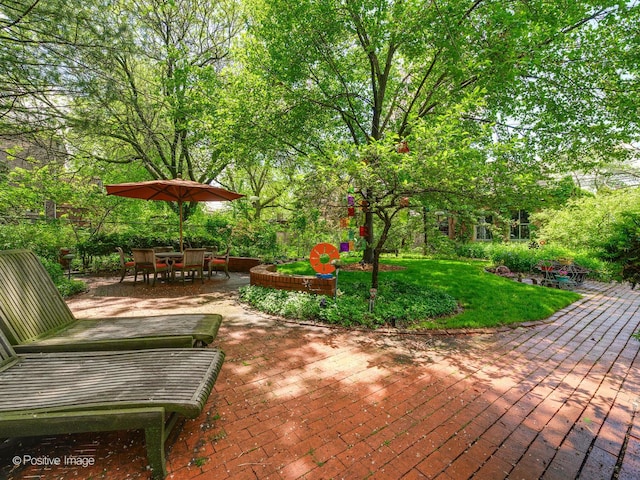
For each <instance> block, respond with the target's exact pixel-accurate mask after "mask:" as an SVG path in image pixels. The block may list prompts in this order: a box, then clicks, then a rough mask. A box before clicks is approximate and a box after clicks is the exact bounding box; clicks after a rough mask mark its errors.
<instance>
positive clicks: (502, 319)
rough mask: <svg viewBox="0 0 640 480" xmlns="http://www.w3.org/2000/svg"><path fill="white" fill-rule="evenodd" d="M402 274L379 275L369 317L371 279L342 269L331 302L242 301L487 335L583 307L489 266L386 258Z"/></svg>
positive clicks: (298, 298)
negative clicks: (489, 269)
mask: <svg viewBox="0 0 640 480" xmlns="http://www.w3.org/2000/svg"><path fill="white" fill-rule="evenodd" d="M384 263H388V264H393V265H397V266H401V267H404V269H402V270H394V271H384V272H382V273H381V281H380V288H379V290H378V295H377V297H376V301H375V306H374V310H373V313H371V314H369V312H368V305H369V293H368V285H370V283H369V276H370V273H368V272H363V271H346V270H344V269H343V270H341V271H340V272H339V275H338V290H339V291H340V292H342V294H339V295H338V296H337V301H335V302H334V299H333V298H329V297H319V296H316V295H312V294H307V293H300V292H287V291H283V290H274V289H267V288H262V287H244V288H242V289H241V292H240V296H241V299H242V300H243V301H244V302H247V303H249V304H251V305H253V306H254V307H256V308H258V309H259V310H262V311H266V312H268V313H271V314H276V315H282V316H285V317H291V318H297V319H304V320H311V321H324V322H327V323H333V324H339V325H344V326H348V327H353V326H364V327H368V328H378V327H380V326H382V325H393V324H396V325H397V326H398V327H402V328H415V329H437V328H483V327H495V326H499V325H508V324H512V323H519V322H526V321H534V320H541V319H544V318H546V317H548V316H550V315H551V314H553V313H554V312H555V311H557V310H559V309H560V308H563V307H565V306H567V305H569V304H570V303H572V302H574V301H575V300H577V299H578V298H579V297H580V296H579V295H578V294H577V293H575V292H570V291H565V290H557V289H552V288H547V287H540V286H536V285H529V284H525V283H519V282H515V281H513V280H510V279H505V278H502V277H499V276H496V275H493V274H490V273H487V272H486V271H485V270H484V268H485V267H486V266H487V262H482V261H455V260H433V259H395V258H394V259H385V260H384ZM279 271H281V272H282V273H289V274H313V270H311V268H310V267H309V264H308V262H296V263H292V264H287V265H281V266H280V267H279Z"/></svg>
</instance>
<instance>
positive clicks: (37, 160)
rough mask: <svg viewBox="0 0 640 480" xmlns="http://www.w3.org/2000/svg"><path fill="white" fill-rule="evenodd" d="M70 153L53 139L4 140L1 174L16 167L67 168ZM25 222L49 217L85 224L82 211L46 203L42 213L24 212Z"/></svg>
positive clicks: (0, 149) (6, 137)
mask: <svg viewBox="0 0 640 480" xmlns="http://www.w3.org/2000/svg"><path fill="white" fill-rule="evenodd" d="M66 159H67V152H66V150H65V149H64V146H63V145H62V144H60V143H59V142H55V141H54V140H52V139H41V138H29V139H27V138H26V137H22V136H19V135H11V136H9V135H3V136H2V137H0V173H3V172H4V173H6V172H9V171H11V170H13V169H16V168H22V169H25V170H33V169H36V168H39V167H42V166H44V165H48V164H51V163H56V164H58V165H64V163H65V161H66ZM21 214H22V216H23V217H24V218H25V219H31V220H33V221H35V220H38V219H41V218H47V219H53V218H60V217H62V216H63V215H65V216H66V217H67V218H68V219H69V220H70V221H71V222H73V223H76V224H78V223H82V222H83V220H82V212H81V211H80V209H77V208H74V207H73V206H71V205H58V204H56V203H55V202H54V201H52V200H45V201H44V202H43V205H42V209H41V210H40V211H31V210H25V211H24V212H21Z"/></svg>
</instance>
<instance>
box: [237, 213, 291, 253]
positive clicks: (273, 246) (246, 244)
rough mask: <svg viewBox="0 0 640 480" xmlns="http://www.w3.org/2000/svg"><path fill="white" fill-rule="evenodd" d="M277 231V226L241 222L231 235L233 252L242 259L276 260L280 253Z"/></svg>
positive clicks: (258, 222)
mask: <svg viewBox="0 0 640 480" xmlns="http://www.w3.org/2000/svg"><path fill="white" fill-rule="evenodd" d="M277 231H278V226H277V224H276V225H274V224H273V223H269V222H263V221H254V222H251V223H249V222H245V221H239V222H238V223H236V225H235V226H234V227H233V232H232V234H231V248H232V252H233V254H234V255H236V256H241V257H261V258H274V257H276V256H277V255H278V254H279V252H280V250H279V246H278V242H277Z"/></svg>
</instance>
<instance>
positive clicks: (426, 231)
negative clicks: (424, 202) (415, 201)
mask: <svg viewBox="0 0 640 480" xmlns="http://www.w3.org/2000/svg"><path fill="white" fill-rule="evenodd" d="M428 212H429V210H427V207H424V206H423V207H422V233H423V236H424V244H423V245H422V255H424V256H425V257H426V256H427V246H428V244H429V228H428V226H427V222H428V218H427V213H428Z"/></svg>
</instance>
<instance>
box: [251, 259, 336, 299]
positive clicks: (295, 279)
mask: <svg viewBox="0 0 640 480" xmlns="http://www.w3.org/2000/svg"><path fill="white" fill-rule="evenodd" d="M276 269H277V267H276V265H258V266H256V267H253V268H252V269H251V271H250V283H251V285H256V286H259V287H268V288H277V289H278V290H294V291H297V292H309V293H316V294H318V295H329V296H333V295H335V293H336V278H335V277H333V278H331V279H324V278H317V277H315V276H311V275H288V274H285V273H279V272H278V271H277V270H276Z"/></svg>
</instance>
